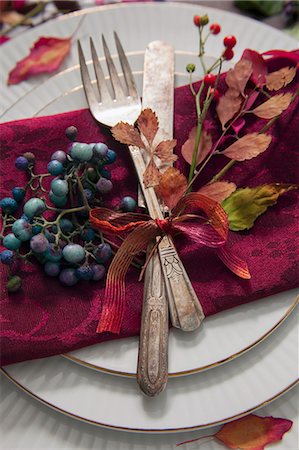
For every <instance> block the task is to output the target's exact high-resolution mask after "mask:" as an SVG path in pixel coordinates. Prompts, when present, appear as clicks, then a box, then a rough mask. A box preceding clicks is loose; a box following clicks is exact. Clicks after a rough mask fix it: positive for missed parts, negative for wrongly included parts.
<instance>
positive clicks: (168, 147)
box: [154, 139, 178, 163]
mask: <svg viewBox="0 0 299 450" xmlns="http://www.w3.org/2000/svg"><path fill="white" fill-rule="evenodd" d="M176 143H177V141H176V139H170V140H166V141H161V142H160V143H159V144H158V145H157V147H156V148H155V150H154V155H156V156H158V158H159V159H161V161H162V162H163V163H171V162H174V161H176V160H177V159H178V157H177V156H176V155H174V154H173V149H174V147H175V146H176Z"/></svg>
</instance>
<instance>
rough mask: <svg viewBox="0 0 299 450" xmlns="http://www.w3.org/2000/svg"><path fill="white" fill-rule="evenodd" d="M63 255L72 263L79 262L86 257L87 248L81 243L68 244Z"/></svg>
mask: <svg viewBox="0 0 299 450" xmlns="http://www.w3.org/2000/svg"><path fill="white" fill-rule="evenodd" d="M62 253H63V257H64V259H65V260H66V261H67V262H70V263H72V264H76V263H79V262H80V261H82V259H84V258H85V250H84V248H83V247H82V246H81V245H79V244H68V245H66V246H65V247H64V249H63V250H62Z"/></svg>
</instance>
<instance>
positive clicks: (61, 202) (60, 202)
mask: <svg viewBox="0 0 299 450" xmlns="http://www.w3.org/2000/svg"><path fill="white" fill-rule="evenodd" d="M49 198H50V200H51V202H52V203H53V205H55V206H57V208H63V206H65V205H66V203H67V197H65V196H62V197H58V196H57V195H55V194H53V192H52V191H50V192H49Z"/></svg>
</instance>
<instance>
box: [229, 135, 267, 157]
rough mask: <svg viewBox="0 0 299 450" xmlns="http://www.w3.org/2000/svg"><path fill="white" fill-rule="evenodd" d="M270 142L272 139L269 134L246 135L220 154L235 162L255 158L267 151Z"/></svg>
mask: <svg viewBox="0 0 299 450" xmlns="http://www.w3.org/2000/svg"><path fill="white" fill-rule="evenodd" d="M271 140H272V137H271V136H270V135H269V134H263V133H262V134H258V133H250V134H246V135H245V136H243V137H241V138H240V139H238V140H237V141H236V142H234V143H233V144H232V145H230V146H229V147H227V148H226V149H225V150H224V151H223V152H222V154H223V155H225V156H227V157H228V158H231V159H235V160H236V161H244V160H245V159H251V158H255V157H256V156H258V155H259V154H260V153H263V152H264V151H265V150H267V148H268V147H269V145H270V142H271Z"/></svg>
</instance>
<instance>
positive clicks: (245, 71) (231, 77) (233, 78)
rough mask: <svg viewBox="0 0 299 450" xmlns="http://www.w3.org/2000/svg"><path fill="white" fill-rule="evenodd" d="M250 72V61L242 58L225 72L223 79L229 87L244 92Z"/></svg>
mask: <svg viewBox="0 0 299 450" xmlns="http://www.w3.org/2000/svg"><path fill="white" fill-rule="evenodd" d="M251 74H252V63H251V61H248V60H247V59H243V60H241V61H239V62H237V64H236V65H235V67H234V68H233V69H230V70H229V71H228V72H227V75H226V78H225V81H226V84H227V85H228V87H229V88H233V89H236V90H237V91H238V92H239V93H240V94H242V95H243V94H244V89H245V86H246V84H247V82H248V80H249V78H250V76H251Z"/></svg>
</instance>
